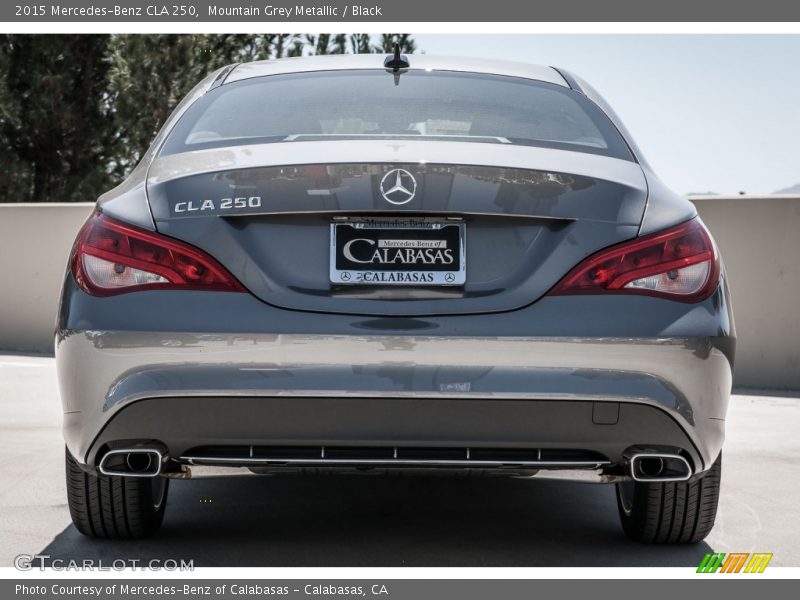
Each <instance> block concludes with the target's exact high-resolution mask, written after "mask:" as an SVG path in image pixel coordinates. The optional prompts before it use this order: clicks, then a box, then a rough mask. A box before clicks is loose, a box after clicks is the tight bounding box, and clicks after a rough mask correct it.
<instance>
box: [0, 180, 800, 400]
mask: <svg viewBox="0 0 800 600" xmlns="http://www.w3.org/2000/svg"><path fill="white" fill-rule="evenodd" d="M692 200H693V201H694V202H695V204H696V206H697V209H698V211H699V212H700V215H701V216H702V218H703V220H704V221H705V222H706V224H707V225H708V226H709V228H710V229H711V231H712V232H713V233H714V236H715V237H716V240H717V243H718V244H719V246H720V249H721V251H722V254H723V256H724V257H725V265H726V267H727V270H728V275H729V278H730V285H731V291H732V294H733V306H734V310H735V312H736V327H737V331H738V336H739V344H738V348H737V363H736V373H735V377H734V379H735V384H736V385H737V386H741V387H757V388H774V389H793V390H800V310H798V305H800V196H773V197H767V198H763V197H752V196H734V197H730V198H728V197H719V196H709V197H697V198H693V199H692ZM91 207H92V205H91V204H27V205H26V204H0V351H17V352H52V343H53V342H52V333H53V327H54V321H55V311H56V304H57V300H58V292H59V289H60V286H61V278H62V276H63V273H64V267H65V265H66V261H67V256H68V254H69V250H70V247H71V244H72V240H73V239H74V237H75V234H76V232H77V231H78V229H79V228H80V226H81V224H82V223H83V221H84V220H85V219H86V217H87V216H88V215H89V213H90V211H91Z"/></svg>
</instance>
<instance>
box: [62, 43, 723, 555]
mask: <svg viewBox="0 0 800 600" xmlns="http://www.w3.org/2000/svg"><path fill="white" fill-rule="evenodd" d="M336 60H338V61H339V62H338V63H325V62H324V61H318V62H314V63H312V66H311V67H305V66H303V65H307V64H309V63H304V62H302V61H300V62H297V63H292V62H291V61H284V62H281V61H278V64H277V65H266V66H265V65H258V64H255V65H245V66H240V67H238V68H235V69H233V70H226V71H224V72H222V73H221V74H219V75H216V76H215V77H214V78H212V79H210V80H209V81H208V82H206V83H205V84H204V85H203V86H201V89H200V90H196V91H195V93H194V94H193V96H192V100H191V101H190V102H188V103H186V104H185V105H184V106H183V107H181V108H180V109H179V110H178V114H176V115H175V116H174V117H173V118H172V119H171V121H170V122H168V124H167V126H166V127H165V131H164V132H162V134H161V135H160V137H159V139H158V140H157V141H156V144H155V145H154V148H153V149H152V150H151V154H150V156H149V157H148V158H146V161H145V162H146V165H145V167H143V166H140V167H139V168H138V169H137V172H135V173H134V174H133V175H132V177H131V179H129V181H128V182H126V184H124V185H123V186H122V187H121V188H120V189H118V190H116V191H112V192H110V193H109V194H108V195H106V196H105V197H104V198H102V199H101V201H100V202H99V204H98V211H97V213H96V214H95V215H93V216H92V218H91V219H90V220H89V222H88V223H87V225H86V226H85V228H84V230H83V231H82V232H81V234H80V235H79V238H78V240H77V242H76V246H75V249H74V251H73V256H72V259H71V267H70V270H69V272H68V273H67V276H66V278H65V285H64V292H63V298H62V308H61V312H60V316H59V325H58V339H57V359H58V368H59V380H60V384H61V390H62V401H63V403H64V411H65V426H64V431H65V438H66V441H67V448H68V453H69V458H68V460H71V461H72V464H74V466H75V467H76V468H78V469H81V470H83V471H85V472H88V473H90V474H92V473H95V472H97V470H98V469H99V472H100V473H101V476H102V477H106V478H109V479H110V480H114V481H117V480H121V479H125V478H140V479H151V478H152V479H158V480H162V479H167V478H174V477H178V478H188V477H199V476H203V475H217V474H235V473H248V474H249V473H272V472H287V471H297V470H303V469H307V468H311V469H320V468H323V469H354V468H355V469H410V468H413V469H440V470H444V469H450V470H451V469H457V470H464V469H467V470H479V471H481V472H484V471H486V470H490V471H491V472H492V473H501V474H503V473H505V474H514V475H524V476H534V477H542V476H559V477H570V478H574V479H591V480H596V481H606V482H626V481H631V480H639V481H643V482H650V483H651V484H659V483H660V482H676V483H680V482H687V483H685V484H684V483H681V484H682V485H690V483H691V481H695V480H698V478H702V477H703V474H704V473H707V472H708V471H709V469H711V468H712V466H713V465H714V464H716V462H715V461H717V459H718V456H719V454H720V450H721V447H722V442H723V438H724V419H725V412H726V408H727V399H728V393H729V390H730V382H731V368H732V367H731V365H732V360H733V347H734V341H733V340H734V337H733V335H734V334H733V323H732V318H731V312H730V305H729V301H728V296H727V289H726V284H725V276H724V270H723V269H722V268H721V265H720V260H719V256H718V253H717V250H716V248H715V246H714V243H713V240H712V239H711V237H710V235H709V234H708V232H707V231H706V229H705V227H704V226H703V224H702V223H701V222H700V221H699V219H698V218H697V216H696V213H695V212H694V209H693V208H692V207H691V205H690V204H689V203H688V202H685V201H683V200H681V199H678V198H676V197H675V196H674V195H672V194H671V193H669V192H667V191H665V190H664V189H663V186H661V185H660V184H659V183H658V182H657V180H656V179H655V177H654V176H653V175H652V173H651V172H650V171H649V167H647V166H646V165H644V164H643V162H642V161H641V159H640V158H639V157H638V156H636V155H635V153H634V150H632V149H631V146H630V145H629V143H628V142H626V140H625V139H624V138H623V137H622V135H621V134H620V133H619V130H618V126H617V125H616V124H615V122H614V121H612V119H611V118H610V117H609V116H608V115H607V114H606V113H605V112H604V111H603V110H602V109H601V108H600V107H599V106H598V104H597V103H596V102H594V101H593V100H592V99H591V98H590V97H589V96H588V95H587V93H586V92H584V91H580V90H577V89H573V87H571V86H570V84H569V83H568V82H567V79H565V78H564V77H563V76H562V75H561V74H560V73H559V72H558V71H556V70H553V69H549V68H533V67H530V68H526V67H524V66H520V65H515V64H513V63H510V64H501V65H500V66H498V65H492V68H491V69H489V68H488V67H486V66H483V67H481V69H477V70H470V69H469V68H468V67H466V66H463V65H464V63H457V64H456V65H453V64H450V65H448V63H447V62H446V61H441V60H437V59H432V58H426V57H413V59H412V61H411V62H412V65H411V67H410V68H402V69H384V68H381V67H380V64H377V65H376V64H375V62H370V61H377V60H378V59H377V58H375V57H351V58H341V59H336ZM293 65H298V66H296V67H293ZM473 68H474V67H473ZM526 69H527V70H526ZM570 79H571V78H570ZM690 480H691V481H690ZM687 489H688V488H687ZM623 504H624V503H623ZM621 510H622V509H621ZM84 520H85V519H84ZM659 535H661V534H659V533H658V532H656V533H654V534H653V537H654V538H657V537H659ZM665 536H666V538H669V537H670V534H664V535H663V536H661V537H665ZM682 536H683V537H687V539H688V537H691V535H684V534H683V533H682V531H680V530H679V531H677V533H676V534H675V535H673V537H675V538H676V539H675V540H673V541H681V537H682ZM656 541H658V540H656ZM664 541H668V540H666V539H665V540H664ZM684 541H686V540H684Z"/></svg>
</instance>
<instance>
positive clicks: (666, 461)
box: [628, 453, 692, 483]
mask: <svg viewBox="0 0 800 600" xmlns="http://www.w3.org/2000/svg"><path fill="white" fill-rule="evenodd" d="M628 464H629V465H630V475H631V478H632V479H633V480H634V481H641V482H645V483H658V482H667V481H687V480H688V479H689V478H690V477H691V476H692V467H691V465H690V464H689V461H688V460H686V459H685V458H684V457H683V456H681V455H680V454H650V453H647V454H634V455H633V456H631V457H630V460H629V463H628Z"/></svg>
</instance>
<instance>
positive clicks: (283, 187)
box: [147, 141, 647, 315]
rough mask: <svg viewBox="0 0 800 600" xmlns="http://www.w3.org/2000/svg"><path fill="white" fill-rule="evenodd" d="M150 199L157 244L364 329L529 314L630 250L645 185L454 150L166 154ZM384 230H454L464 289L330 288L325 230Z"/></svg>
mask: <svg viewBox="0 0 800 600" xmlns="http://www.w3.org/2000/svg"><path fill="white" fill-rule="evenodd" d="M396 170H402V171H404V172H405V173H407V174H408V175H409V176H410V177H411V178H412V179H413V182H412V180H411V179H405V175H402V177H403V178H404V179H403V181H402V182H401V183H403V186H402V187H404V188H407V191H408V192H411V191H412V187H413V196H412V197H411V198H408V196H409V194H408V193H403V192H400V194H399V196H397V195H395V196H392V195H391V194H386V195H385V192H386V191H387V189H388V188H390V187H392V185H391V184H392V183H396V182H397V181H395V177H396V173H395V172H396ZM387 177H389V179H388V183H387ZM147 191H148V197H149V201H150V205H151V210H152V212H153V217H154V220H155V223H156V227H157V229H158V230H159V231H160V232H162V233H165V234H167V235H170V236H172V237H175V238H178V239H181V240H184V241H186V242H189V243H191V244H193V245H195V246H197V247H199V248H201V249H203V250H204V251H206V252H208V253H209V254H211V255H212V256H213V257H214V258H216V259H217V260H218V261H219V262H221V263H222V264H223V265H224V266H225V267H226V268H228V269H229V270H230V271H231V273H233V275H234V276H236V277H237V278H238V279H239V281H240V282H241V283H242V284H243V285H244V286H245V287H246V288H248V289H249V290H250V291H251V292H252V293H253V294H254V295H256V296H257V297H258V298H260V299H261V300H263V301H265V302H268V303H270V304H273V305H275V306H280V307H284V308H290V309H295V310H309V311H319V312H336V313H350V314H372V315H423V314H467V313H477V312H496V311H506V310H512V309H515V308H519V307H521V306H525V305H527V304H530V303H532V302H534V301H536V300H537V299H538V298H540V297H541V296H542V295H543V294H545V293H546V292H547V291H548V290H549V289H550V288H551V287H552V286H553V285H554V284H555V283H556V282H558V280H559V279H560V278H561V277H563V276H564V275H565V274H566V273H567V272H568V271H569V270H570V269H571V268H572V267H573V266H574V265H576V264H577V263H578V262H580V261H581V260H582V259H583V258H585V257H586V256H588V255H589V254H591V253H593V252H596V251H597V250H600V249H601V248H604V247H606V246H609V245H612V244H615V243H618V242H621V241H624V240H627V239H631V238H633V237H635V236H636V235H637V232H638V228H639V225H640V223H641V220H642V216H643V214H644V209H645V205H646V201H647V187H646V182H645V179H644V175H643V174H642V171H641V168H640V167H639V165H638V164H636V163H633V162H630V161H625V160H620V159H615V158H609V157H604V156H598V155H593V154H588V153H583V152H570V151H563V150H552V149H542V148H532V147H520V146H509V145H506V144H502V143H488V142H487V143H475V142H450V141H447V142H445V141H428V142H417V141H399V142H394V141H346V142H342V141H339V142H334V141H313V142H289V143H279V144H261V145H257V146H237V147H232V148H222V149H214V150H201V151H195V152H188V153H182V154H175V155H170V156H166V157H163V158H159V159H157V160H156V161H155V162H154V163H153V164H152V165H151V168H150V172H149V174H148V190H147ZM387 196H388V199H387ZM391 200H395V201H396V202H392V201H391ZM388 217H391V218H403V219H406V218H409V219H417V218H423V217H424V218H427V219H431V220H434V221H436V220H441V221H442V222H443V223H447V222H453V223H458V222H460V223H463V224H464V228H465V239H464V247H465V260H466V265H465V266H466V281H465V283H464V285H463V286H460V285H459V286H413V287H412V286H402V287H401V286H388V285H370V286H352V285H341V284H339V283H332V282H331V277H330V272H331V271H330V269H331V236H332V229H331V224H332V223H336V222H347V221H348V220H350V221H352V220H361V219H364V218H368V219H369V218H373V219H374V218H388Z"/></svg>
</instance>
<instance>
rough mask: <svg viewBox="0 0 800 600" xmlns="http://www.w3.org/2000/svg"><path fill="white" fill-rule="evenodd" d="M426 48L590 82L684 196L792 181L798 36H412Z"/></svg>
mask: <svg viewBox="0 0 800 600" xmlns="http://www.w3.org/2000/svg"><path fill="white" fill-rule="evenodd" d="M414 38H415V40H416V42H417V46H418V49H419V51H424V52H425V53H426V54H442V55H453V56H476V57H483V58H499V59H507V60H518V61H523V62H530V63H535V64H543V65H552V66H556V67H563V68H565V69H567V70H569V71H571V72H573V73H575V74H576V75H579V76H580V77H582V78H583V79H585V80H586V81H587V82H588V83H590V84H591V85H592V86H593V87H594V88H595V89H597V90H598V91H599V92H600V93H601V94H602V95H603V97H604V98H605V99H606V100H607V101H608V103H609V104H610V105H611V106H612V107H613V108H614V110H615V111H616V112H617V114H618V115H619V116H620V118H621V119H622V121H623V122H624V123H625V126H626V127H627V128H628V130H629V131H630V132H631V134H632V136H633V138H634V139H635V140H636V142H637V144H638V145H639V146H640V147H641V149H642V152H643V154H644V155H645V157H646V158H647V160H648V162H650V164H651V165H652V167H653V169H654V170H655V171H656V173H657V174H658V175H659V177H661V179H662V180H663V181H664V182H665V183H666V184H667V185H668V186H669V187H671V188H672V189H673V190H674V191H676V192H678V193H681V194H687V193H705V192H715V193H720V194H738V193H740V192H746V193H748V194H763V193H771V192H775V191H778V190H780V189H783V188H786V187H789V186H792V185H795V184H798V183H800V35H753V34H742V35H719V34H717V35H712V34H703V35H630V34H628V35H588V34H572V35H561V34H559V35H555V34H554V35H546V34H529V35H511V34H508V35H502V34H501V35H431V34H419V35H414Z"/></svg>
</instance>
